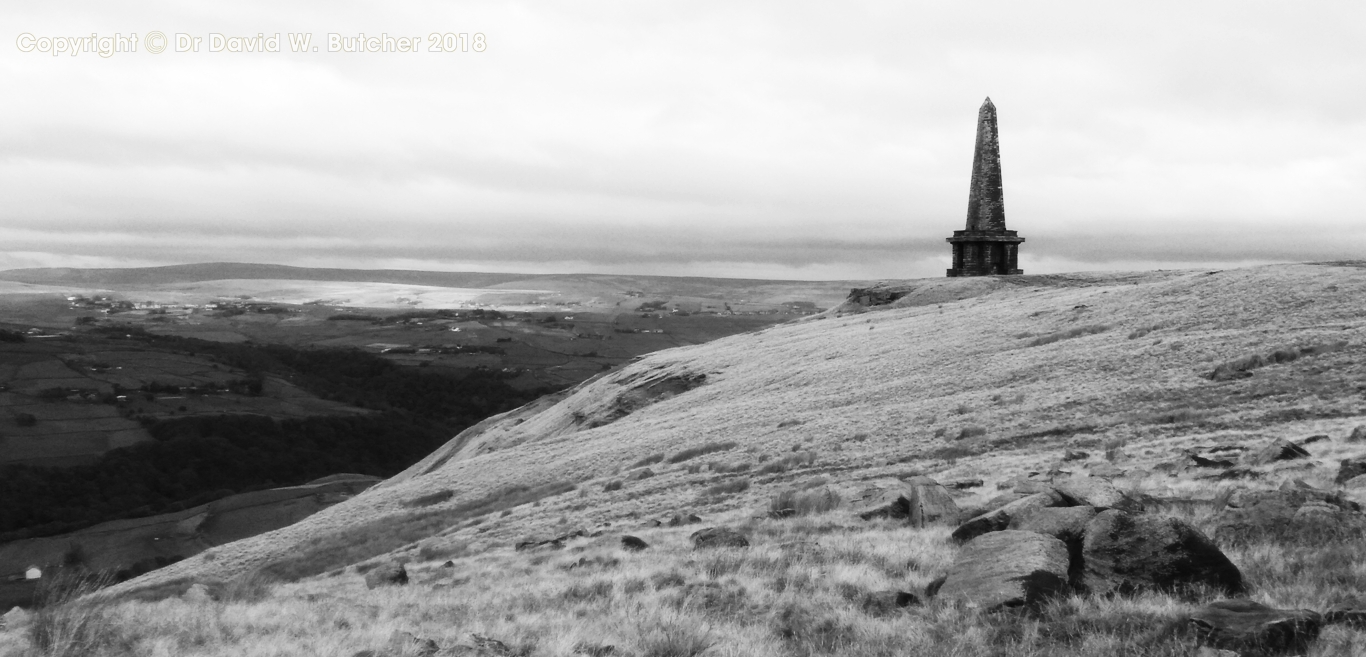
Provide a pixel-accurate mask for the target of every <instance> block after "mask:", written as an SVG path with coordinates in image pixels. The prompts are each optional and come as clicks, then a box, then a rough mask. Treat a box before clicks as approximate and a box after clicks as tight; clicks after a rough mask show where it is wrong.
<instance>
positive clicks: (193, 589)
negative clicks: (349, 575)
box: [180, 582, 373, 603]
mask: <svg viewBox="0 0 1366 657" xmlns="http://www.w3.org/2000/svg"><path fill="white" fill-rule="evenodd" d="M372 588H373V587H372ZM180 599H181V600H184V601H185V602H190V603H204V602H212V601H213V596H211V595H209V587H207V586H204V585H203V584H201V583H199V582H195V583H194V584H191V585H190V588H188V589H185V592H184V593H182V594H181V595H180Z"/></svg>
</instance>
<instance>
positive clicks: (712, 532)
mask: <svg viewBox="0 0 1366 657" xmlns="http://www.w3.org/2000/svg"><path fill="white" fill-rule="evenodd" d="M690 538H691V539H692V545H693V548H695V549H698V550H700V549H702V548H718V547H737V548H744V547H749V540H748V539H746V538H745V537H744V536H743V535H741V534H740V533H739V532H737V531H735V530H733V529H727V528H725V527H708V528H706V529H699V530H697V531H695V532H693V535H692V536H691V537H690Z"/></svg>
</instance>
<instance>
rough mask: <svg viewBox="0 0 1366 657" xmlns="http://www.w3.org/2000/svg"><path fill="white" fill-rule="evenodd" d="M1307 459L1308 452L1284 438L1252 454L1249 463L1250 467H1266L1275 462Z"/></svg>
mask: <svg viewBox="0 0 1366 657" xmlns="http://www.w3.org/2000/svg"><path fill="white" fill-rule="evenodd" d="M1308 457H1309V450H1307V449H1305V448H1303V447H1300V446H1299V445H1296V444H1295V443H1292V442H1290V441H1288V440H1286V439H1284V438H1277V439H1275V440H1273V441H1271V443H1270V444H1269V445H1267V446H1266V447H1263V448H1261V449H1259V450H1257V451H1256V452H1255V453H1253V454H1252V455H1251V458H1250V461H1249V462H1250V463H1251V464H1252V465H1266V464H1268V463H1273V462H1275V461H1290V460H1293V459H1302V458H1308Z"/></svg>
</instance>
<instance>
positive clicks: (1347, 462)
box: [1333, 458, 1366, 484]
mask: <svg viewBox="0 0 1366 657" xmlns="http://www.w3.org/2000/svg"><path fill="white" fill-rule="evenodd" d="M1364 474H1366V458H1354V459H1343V460H1342V462H1341V463H1339V464H1338V476H1337V477H1334V478H1333V483H1335V484H1345V483H1347V482H1348V481H1349V480H1351V479H1354V478H1356V477H1360V476H1361V475H1364Z"/></svg>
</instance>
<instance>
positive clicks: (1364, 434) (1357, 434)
mask: <svg viewBox="0 0 1366 657" xmlns="http://www.w3.org/2000/svg"><path fill="white" fill-rule="evenodd" d="M1347 442H1349V443H1360V442H1366V424H1360V425H1357V427H1356V428H1355V429H1352V433H1351V435H1349V436H1347Z"/></svg>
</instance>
